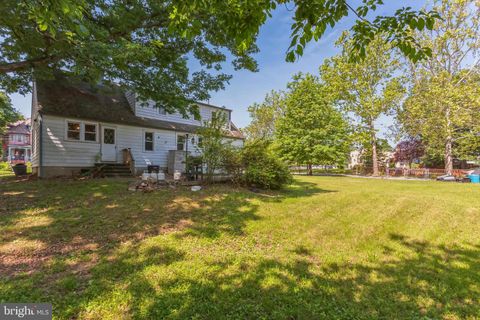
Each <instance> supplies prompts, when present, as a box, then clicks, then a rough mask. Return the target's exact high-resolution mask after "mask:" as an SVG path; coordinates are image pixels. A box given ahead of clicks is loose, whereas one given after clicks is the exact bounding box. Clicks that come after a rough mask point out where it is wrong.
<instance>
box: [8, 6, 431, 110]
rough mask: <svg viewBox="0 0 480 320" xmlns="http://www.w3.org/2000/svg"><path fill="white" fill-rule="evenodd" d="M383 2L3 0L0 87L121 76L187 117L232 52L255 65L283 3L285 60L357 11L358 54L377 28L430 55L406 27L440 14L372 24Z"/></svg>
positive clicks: (242, 64) (239, 63) (409, 51)
mask: <svg viewBox="0 0 480 320" xmlns="http://www.w3.org/2000/svg"><path fill="white" fill-rule="evenodd" d="M382 3H383V1H382V0H368V1H363V3H362V4H361V5H360V6H359V7H357V8H353V7H352V6H351V5H350V4H349V3H348V1H345V0H323V1H300V0H294V1H285V0H251V1H241V0H231V1H228V2H227V1H211V0H206V1H205V0H202V1H199V0H189V1H181V0H180V1H177V0H176V1H153V0H146V1H143V0H133V1H128V2H125V1H113V2H112V1H105V0H77V1H71V0H41V1H40V0H30V1H21V2H19V1H17V0H4V1H2V6H1V9H0V86H1V87H2V88H4V89H5V90H6V91H7V92H14V91H19V92H22V93H25V92H27V91H29V90H30V81H31V80H32V77H33V76H34V77H35V78H45V77H50V76H52V73H53V72H54V71H55V70H63V71H68V72H71V73H72V74H73V75H76V76H78V77H81V78H83V79H84V80H88V81H90V82H92V83H96V82H98V81H99V80H100V79H101V80H102V81H106V82H108V81H115V82H118V83H119V84H120V85H122V86H124V87H128V88H129V89H131V90H134V91H135V92H137V93H138V94H139V96H140V98H141V99H153V100H154V101H156V102H158V103H159V104H161V105H163V106H164V107H165V108H166V109H167V111H170V112H172V111H174V110H180V111H182V112H184V113H186V112H188V111H192V110H187V109H188V106H189V105H190V102H191V101H193V100H206V99H207V98H208V97H209V92H210V91H212V90H219V89H222V88H223V86H224V84H225V82H226V81H228V79H229V78H230V77H229V76H228V75H226V74H223V73H221V72H220V69H221V64H222V63H223V62H225V61H226V56H227V55H226V52H229V53H230V54H231V55H232V57H233V61H232V63H233V64H234V66H235V68H245V69H248V70H252V71H255V70H256V69H257V63H256V61H255V60H254V58H253V56H252V55H253V54H254V53H256V52H257V51H258V49H257V47H256V45H255V42H256V38H257V36H258V33H259V29H260V26H261V25H262V24H264V23H265V21H266V20H267V19H268V17H269V16H271V14H272V12H273V10H275V8H276V7H277V6H278V5H285V6H288V7H291V8H292V10H294V14H293V21H292V33H291V40H292V41H291V46H290V48H289V49H288V53H287V55H286V59H287V60H288V61H294V60H295V59H296V57H298V56H301V55H302V54H303V49H304V47H305V46H306V45H307V43H308V42H310V41H312V40H318V39H319V38H321V37H322V35H323V34H324V33H325V31H326V30H327V28H329V27H330V28H333V27H334V26H335V25H336V24H337V23H338V22H339V21H340V20H341V19H342V18H343V17H345V16H347V15H349V14H354V15H355V16H356V23H355V25H354V26H353V27H352V30H351V34H352V39H353V42H352V48H351V49H352V50H351V53H352V55H351V56H352V57H362V56H364V55H365V48H366V47H367V46H368V44H369V43H370V42H371V41H372V39H374V37H375V35H377V34H379V33H383V34H385V35H386V40H387V41H389V42H390V43H392V44H393V45H394V46H397V47H398V48H400V50H401V51H402V52H403V53H404V54H405V55H407V56H408V57H410V58H411V59H412V60H418V59H420V58H422V57H425V56H428V55H429V49H428V48H427V47H423V46H421V45H419V44H418V43H416V42H415V40H414V39H413V38H412V37H411V36H410V33H411V31H412V30H423V29H424V28H428V29H431V28H432V26H433V25H434V22H435V20H436V19H437V18H438V15H437V14H436V13H435V12H428V11H424V10H421V11H414V10H412V9H411V8H401V9H399V10H398V11H396V12H395V14H394V15H392V16H376V17H375V16H373V18H372V19H370V20H368V19H369V18H370V17H371V16H372V12H374V11H375V10H376V9H377V8H378V6H379V5H381V4H382ZM187 58H188V59H193V60H196V61H197V62H198V64H199V66H200V67H199V70H198V71H196V72H190V70H189V68H188V65H187ZM193 111H194V110H193Z"/></svg>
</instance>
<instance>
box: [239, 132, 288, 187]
mask: <svg viewBox="0 0 480 320" xmlns="http://www.w3.org/2000/svg"><path fill="white" fill-rule="evenodd" d="M242 162H243V165H244V174H243V181H244V183H245V184H246V185H248V186H253V187H258V188H263V189H280V188H281V187H282V186H284V185H286V184H289V183H291V181H292V176H291V174H290V171H289V170H288V167H287V166H286V165H285V164H284V163H283V162H282V161H281V160H280V159H279V158H278V157H277V156H276V155H275V154H273V153H272V152H271V150H270V148H269V144H268V142H264V141H255V142H253V143H250V144H248V145H246V146H245V147H244V148H243V151H242Z"/></svg>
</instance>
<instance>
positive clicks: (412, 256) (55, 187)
mask: <svg viewBox="0 0 480 320" xmlns="http://www.w3.org/2000/svg"><path fill="white" fill-rule="evenodd" d="M126 186H127V182H126V181H124V180H85V181H70V180H65V181H63V180H50V181H28V182H25V181H23V182H18V181H16V180H14V179H11V178H7V179H5V178H4V179H3V180H0V196H1V199H2V202H3V204H2V206H1V207H0V210H1V211H0V217H1V219H0V270H1V274H2V277H1V278H0V301H24V302H28V301H39V302H40V301H41V302H52V303H53V310H54V318H56V319H71V318H79V319H130V318H132V319H162V318H170V319H185V318H194V319H222V318H232V319H476V318H480V187H479V186H476V185H471V184H449V183H439V182H433V181H431V182H423V181H386V180H374V179H355V178H343V177H297V178H296V182H295V184H294V185H293V186H291V187H289V188H288V189H287V190H285V191H282V192H277V193H267V194H257V193H252V192H250V191H247V190H244V189H235V188H231V187H228V186H224V185H218V186H214V187H208V188H206V189H204V190H201V191H200V192H196V193H194V192H190V191H189V190H188V189H182V188H179V189H175V190H172V189H167V190H161V191H157V192H154V193H149V194H142V193H131V192H128V191H127V190H126Z"/></svg>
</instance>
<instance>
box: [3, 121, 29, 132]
mask: <svg viewBox="0 0 480 320" xmlns="http://www.w3.org/2000/svg"><path fill="white" fill-rule="evenodd" d="M7 133H19V134H30V119H25V120H18V121H16V122H14V123H10V124H8V125H7Z"/></svg>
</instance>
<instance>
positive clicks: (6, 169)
mask: <svg viewBox="0 0 480 320" xmlns="http://www.w3.org/2000/svg"><path fill="white" fill-rule="evenodd" d="M9 176H13V171H12V169H11V168H10V165H9V164H8V163H7V162H4V161H0V178H2V177H9Z"/></svg>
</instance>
